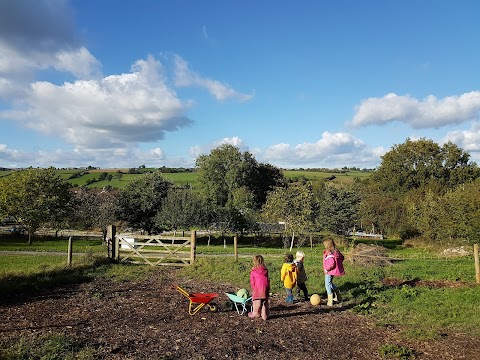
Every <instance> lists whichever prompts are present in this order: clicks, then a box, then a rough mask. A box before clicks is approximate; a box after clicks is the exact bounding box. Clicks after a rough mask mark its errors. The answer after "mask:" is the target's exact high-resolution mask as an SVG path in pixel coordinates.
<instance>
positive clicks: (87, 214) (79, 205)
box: [75, 188, 119, 239]
mask: <svg viewBox="0 0 480 360" xmlns="http://www.w3.org/2000/svg"><path fill="white" fill-rule="evenodd" d="M118 211H119V207H118V194H117V192H116V191H112V190H99V189H95V188H91V189H90V188H82V189H77V190H76V191H75V221H76V222H77V223H79V224H81V225H82V227H83V228H85V229H88V228H92V227H99V228H101V229H102V234H103V239H105V237H106V236H107V227H108V225H112V224H113V223H115V222H116V221H117V214H118Z"/></svg>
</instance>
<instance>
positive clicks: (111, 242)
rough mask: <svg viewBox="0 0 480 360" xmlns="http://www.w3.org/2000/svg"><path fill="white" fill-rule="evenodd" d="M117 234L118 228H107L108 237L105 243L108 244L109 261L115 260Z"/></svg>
mask: <svg viewBox="0 0 480 360" xmlns="http://www.w3.org/2000/svg"><path fill="white" fill-rule="evenodd" d="M116 233H117V227H116V226H115V225H108V226H107V237H106V239H105V241H106V242H107V257H108V258H109V259H115V254H116V252H115V250H114V248H115V247H114V243H115V242H114V239H115V235H116Z"/></svg>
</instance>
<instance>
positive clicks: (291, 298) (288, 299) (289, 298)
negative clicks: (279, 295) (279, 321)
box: [285, 295, 293, 303]
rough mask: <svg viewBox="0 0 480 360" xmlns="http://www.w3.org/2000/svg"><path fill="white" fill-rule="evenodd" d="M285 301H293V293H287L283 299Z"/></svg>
mask: <svg viewBox="0 0 480 360" xmlns="http://www.w3.org/2000/svg"><path fill="white" fill-rule="evenodd" d="M285 301H286V302H287V303H293V295H288V296H287V298H286V299H285Z"/></svg>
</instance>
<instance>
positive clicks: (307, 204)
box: [262, 183, 313, 251]
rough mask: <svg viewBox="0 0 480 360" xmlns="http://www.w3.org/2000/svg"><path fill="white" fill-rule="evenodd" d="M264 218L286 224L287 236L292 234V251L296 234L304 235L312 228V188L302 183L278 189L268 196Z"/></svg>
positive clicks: (263, 213)
mask: <svg viewBox="0 0 480 360" xmlns="http://www.w3.org/2000/svg"><path fill="white" fill-rule="evenodd" d="M262 216H263V217H264V219H266V220H268V221H275V222H284V223H285V234H292V240H291V244H290V251H291V250H292V248H293V243H294V241H295V234H300V233H304V232H306V231H308V229H310V228H311V227H312V220H313V219H312V216H313V193H312V188H311V187H310V185H308V184H300V183H297V184H291V185H289V186H287V187H278V188H276V189H275V190H274V191H272V192H270V193H269V194H268V196H267V201H266V203H265V205H264V206H263V209H262Z"/></svg>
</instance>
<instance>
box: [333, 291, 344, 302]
mask: <svg viewBox="0 0 480 360" xmlns="http://www.w3.org/2000/svg"><path fill="white" fill-rule="evenodd" d="M333 294H334V296H333V301H336V302H340V301H342V296H341V295H340V291H339V290H338V289H335V290H333Z"/></svg>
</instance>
